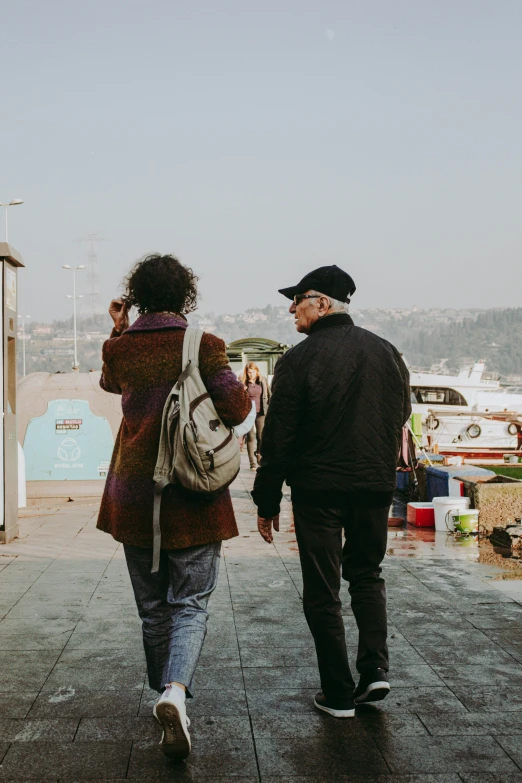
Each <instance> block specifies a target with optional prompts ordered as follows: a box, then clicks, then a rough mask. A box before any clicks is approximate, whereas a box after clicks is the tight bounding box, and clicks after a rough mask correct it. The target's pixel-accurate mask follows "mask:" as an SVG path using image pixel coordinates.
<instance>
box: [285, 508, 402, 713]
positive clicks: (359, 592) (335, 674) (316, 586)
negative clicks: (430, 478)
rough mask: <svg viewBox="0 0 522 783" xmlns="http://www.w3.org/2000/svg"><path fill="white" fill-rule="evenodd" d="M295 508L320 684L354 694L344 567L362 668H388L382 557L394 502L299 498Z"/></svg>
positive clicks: (331, 692)
mask: <svg viewBox="0 0 522 783" xmlns="http://www.w3.org/2000/svg"><path fill="white" fill-rule="evenodd" d="M293 508H294V519H295V532H296V537H297V544H298V546H299V557H300V560H301V569H302V572H303V585H304V589H303V607H304V613H305V617H306V620H307V622H308V626H309V628H310V631H311V632H312V636H313V637H314V642H315V649H316V652H317V662H318V664H319V673H320V676H321V687H322V690H323V693H324V694H325V695H326V696H329V697H333V698H339V699H345V698H350V697H351V696H352V693H353V689H354V681H353V677H352V674H351V672H350V666H349V663H348V656H347V653H346V637H345V630H344V624H343V618H342V614H341V600H340V598H339V590H340V587H341V573H342V576H343V579H346V580H347V581H348V582H349V591H350V596H351V604H352V610H353V613H354V615H355V620H356V623H357V628H358V630H359V644H358V652H357V670H358V671H359V672H364V671H366V670H367V669H375V668H379V669H385V670H386V671H388V647H387V645H386V636H387V620H386V588H385V585H384V579H383V578H382V577H381V563H382V560H383V558H384V555H385V553H386V541H387V537H388V510H389V506H386V507H385V508H368V507H361V506H353V507H347V508H311V507H310V506H308V505H305V504H303V503H299V502H295V501H294V502H293ZM343 530H344V535H345V544H344V546H343V543H342V533H343Z"/></svg>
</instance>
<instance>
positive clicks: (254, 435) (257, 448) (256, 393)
mask: <svg viewBox="0 0 522 783" xmlns="http://www.w3.org/2000/svg"><path fill="white" fill-rule="evenodd" d="M241 380H242V382H243V383H244V385H245V387H246V390H247V392H248V396H249V397H250V399H251V400H252V401H253V402H254V403H255V406H256V421H255V424H254V426H253V427H252V429H251V430H250V432H249V433H248V434H247V435H246V436H245V437H246V444H247V451H248V459H249V461H250V470H256V469H257V465H258V463H259V460H260V456H261V441H262V436H263V427H264V426H265V416H266V413H267V411H268V403H269V401H270V386H269V385H268V381H267V379H266V378H264V377H263V376H262V375H261V372H260V370H259V367H258V366H257V364H256V363H255V362H247V364H246V365H245V369H244V370H243V374H242V376H241Z"/></svg>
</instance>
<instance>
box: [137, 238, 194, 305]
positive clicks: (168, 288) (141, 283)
mask: <svg viewBox="0 0 522 783" xmlns="http://www.w3.org/2000/svg"><path fill="white" fill-rule="evenodd" d="M198 279H199V278H198V277H196V275H195V274H194V272H193V271H192V269H190V268H189V267H188V266H183V264H182V263H180V261H178V259H177V258H175V257H174V256H170V255H167V256H162V255H160V254H159V253H154V254H152V255H150V256H145V258H142V259H141V261H138V262H137V263H136V264H135V265H134V266H133V268H132V269H131V271H130V272H129V274H128V275H127V277H126V278H125V280H124V281H123V285H124V293H123V297H122V298H123V301H124V302H125V304H126V305H127V306H128V307H129V308H131V307H137V309H138V312H139V313H140V314H141V313H162V312H171V313H191V312H192V311H193V310H195V309H196V307H197V300H198V289H197V282H198Z"/></svg>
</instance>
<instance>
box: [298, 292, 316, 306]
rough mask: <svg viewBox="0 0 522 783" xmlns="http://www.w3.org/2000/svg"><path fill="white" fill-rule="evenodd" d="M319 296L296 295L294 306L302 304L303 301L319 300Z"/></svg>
mask: <svg viewBox="0 0 522 783" xmlns="http://www.w3.org/2000/svg"><path fill="white" fill-rule="evenodd" d="M318 296H319V294H296V295H295V296H294V304H295V305H296V307H297V305H298V304H301V302H302V301H303V299H317V298H318Z"/></svg>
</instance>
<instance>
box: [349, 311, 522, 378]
mask: <svg viewBox="0 0 522 783" xmlns="http://www.w3.org/2000/svg"><path fill="white" fill-rule="evenodd" d="M364 320H367V319H363V320H362V321H361V325H364ZM416 321H417V318H416V317H415V316H405V317H404V318H400V319H392V318H390V319H388V320H387V321H386V322H384V323H381V324H380V328H379V329H378V331H379V333H380V334H382V336H383V337H385V338H386V339H388V340H390V341H391V342H393V343H394V344H395V345H396V346H397V348H399V350H400V351H401V352H402V353H403V354H404V355H405V357H406V358H407V360H408V361H409V363H410V364H411V365H414V366H417V365H418V366H422V367H430V366H431V365H434V364H438V363H441V362H443V361H444V360H446V364H445V366H446V367H447V368H448V369H449V370H459V369H460V367H461V366H462V365H463V364H465V363H467V362H469V361H470V360H471V361H474V360H478V359H485V361H486V366H487V369H488V370H489V371H491V372H498V373H499V374H500V375H503V376H506V375H520V374H522V308H521V307H518V308H514V309H505V310H504V309H498V310H483V311H482V312H478V313H477V314H476V315H475V317H469V318H464V320H463V321H462V322H454V323H437V322H435V323H430V320H429V319H428V320H427V321H424V323H416ZM376 331H377V330H376Z"/></svg>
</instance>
